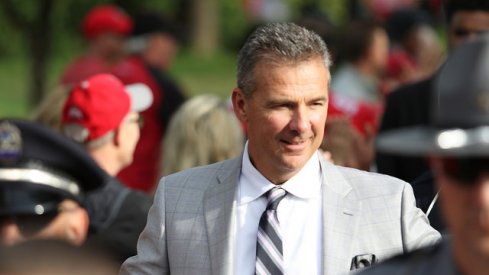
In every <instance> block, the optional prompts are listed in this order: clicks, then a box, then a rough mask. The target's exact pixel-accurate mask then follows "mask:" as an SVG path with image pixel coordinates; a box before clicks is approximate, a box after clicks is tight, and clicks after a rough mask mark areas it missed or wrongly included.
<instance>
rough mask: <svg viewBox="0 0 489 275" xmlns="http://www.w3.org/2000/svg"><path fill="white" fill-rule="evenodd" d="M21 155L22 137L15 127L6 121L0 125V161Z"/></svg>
mask: <svg viewBox="0 0 489 275" xmlns="http://www.w3.org/2000/svg"><path fill="white" fill-rule="evenodd" d="M21 153H22V137H21V135H20V130H19V128H17V126H15V125H13V124H11V123H9V122H8V121H5V122H2V123H0V159H2V160H5V159H13V158H17V157H19V156H20V155H21Z"/></svg>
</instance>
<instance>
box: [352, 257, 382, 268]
mask: <svg viewBox="0 0 489 275" xmlns="http://www.w3.org/2000/svg"><path fill="white" fill-rule="evenodd" d="M376 262H377V258H376V257H375V255H374V254H362V255H356V256H355V257H353V259H352V260H351V266H350V270H355V269H360V268H364V267H367V266H371V265H373V264H375V263H376Z"/></svg>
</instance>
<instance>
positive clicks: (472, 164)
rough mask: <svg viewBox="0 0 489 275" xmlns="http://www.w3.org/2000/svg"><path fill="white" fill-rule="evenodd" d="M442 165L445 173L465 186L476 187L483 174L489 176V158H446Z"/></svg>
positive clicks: (443, 159) (442, 160)
mask: <svg viewBox="0 0 489 275" xmlns="http://www.w3.org/2000/svg"><path fill="white" fill-rule="evenodd" d="M441 163H442V168H443V171H444V172H445V173H446V174H447V175H448V176H449V177H450V178H452V179H454V180H456V181H457V182H458V183H460V184H461V185H464V186H474V185H476V183H477V180H478V179H479V178H480V176H481V175H482V174H483V173H487V174H489V158H477V157H465V158H461V157H458V158H451V157H444V158H442V159H441Z"/></svg>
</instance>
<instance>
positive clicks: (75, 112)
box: [62, 74, 153, 142]
mask: <svg viewBox="0 0 489 275" xmlns="http://www.w3.org/2000/svg"><path fill="white" fill-rule="evenodd" d="M152 103H153V94H152V93H151V90H150V89H149V87H148V86H146V85H145V84H142V83H136V84H131V85H127V86H124V85H123V84H122V82H121V81H120V80H119V79H118V78H116V77H115V76H113V75H111V74H97V75H94V76H92V77H90V78H88V79H86V80H83V81H81V82H80V83H79V84H78V85H76V86H75V87H74V88H73V89H72V90H71V93H70V94H69V96H68V98H67V99H66V102H65V105H64V108H63V113H62V125H63V127H64V128H65V130H67V129H66V126H68V125H75V126H79V127H81V129H83V130H84V134H82V135H81V136H80V134H79V133H78V134H73V136H71V137H72V138H73V139H75V140H76V141H78V142H88V141H91V140H94V139H96V138H99V137H101V136H103V135H104V134H106V133H108V132H110V131H112V130H114V129H116V128H117V127H119V125H120V124H121V122H122V120H123V119H124V117H125V116H126V115H127V114H128V113H129V112H130V111H135V112H141V111H144V110H146V109H147V108H148V107H149V106H150V105H151V104H152ZM66 134H67V135H70V133H69V131H66Z"/></svg>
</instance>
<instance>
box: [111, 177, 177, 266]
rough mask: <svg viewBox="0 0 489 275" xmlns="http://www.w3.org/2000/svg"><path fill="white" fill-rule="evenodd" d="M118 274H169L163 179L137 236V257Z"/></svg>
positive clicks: (129, 260)
mask: <svg viewBox="0 0 489 275" xmlns="http://www.w3.org/2000/svg"><path fill="white" fill-rule="evenodd" d="M120 274H121V275H124V274H170V269H169V263H168V250H167V241H166V222H165V178H163V179H162V180H161V182H160V184H159V186H158V189H157V191H156V193H155V197H154V202H153V205H152V206H151V208H150V210H149V214H148V221H147V223H146V227H145V228H144V230H143V232H142V233H141V235H140V236H139V240H138V244H137V255H135V256H133V257H131V258H129V259H127V260H126V261H125V262H124V263H123V264H122V266H121V271H120Z"/></svg>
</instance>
